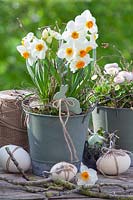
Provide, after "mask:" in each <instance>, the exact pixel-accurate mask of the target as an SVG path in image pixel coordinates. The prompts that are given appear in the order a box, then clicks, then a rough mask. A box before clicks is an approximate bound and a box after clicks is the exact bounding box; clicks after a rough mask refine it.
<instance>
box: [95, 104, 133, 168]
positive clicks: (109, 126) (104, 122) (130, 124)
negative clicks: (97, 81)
mask: <svg viewBox="0 0 133 200" xmlns="http://www.w3.org/2000/svg"><path fill="white" fill-rule="evenodd" d="M92 121H93V127H94V131H97V130H98V129H99V128H100V127H102V128H103V129H104V130H106V131H108V132H113V131H115V130H117V131H118V132H117V135H118V136H119V140H118V148H121V149H124V150H128V151H131V152H132V154H131V159H132V165H133V110H132V109H128V108H109V107H105V106H98V107H96V108H95V110H94V111H93V112H92Z"/></svg>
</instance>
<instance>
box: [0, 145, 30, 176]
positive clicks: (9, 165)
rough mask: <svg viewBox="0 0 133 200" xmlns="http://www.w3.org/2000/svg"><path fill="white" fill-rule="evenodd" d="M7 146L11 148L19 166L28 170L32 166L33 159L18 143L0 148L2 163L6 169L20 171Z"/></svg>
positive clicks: (0, 162)
mask: <svg viewBox="0 0 133 200" xmlns="http://www.w3.org/2000/svg"><path fill="white" fill-rule="evenodd" d="M6 147H8V148H9V150H10V151H11V153H12V154H13V157H14V158H15V159H16V161H17V162H18V163H19V166H20V167H21V168H22V169H23V170H24V171H27V170H28V169H29V168H30V166H31V159H30V156H29V154H28V153H27V151H25V150H24V149H23V148H22V147H19V146H16V145H6V146H3V147H1V148H0V165H1V166H2V168H3V169H4V170H5V171H8V172H14V173H18V172H19V171H18V169H17V167H16V166H15V164H14V163H13V161H12V160H11V158H10V156H9V154H8V153H7V151H6V149H5V148H6Z"/></svg>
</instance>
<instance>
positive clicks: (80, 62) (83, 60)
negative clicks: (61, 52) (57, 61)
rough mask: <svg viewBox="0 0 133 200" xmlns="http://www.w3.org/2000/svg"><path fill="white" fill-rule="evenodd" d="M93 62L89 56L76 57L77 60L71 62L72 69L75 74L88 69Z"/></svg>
mask: <svg viewBox="0 0 133 200" xmlns="http://www.w3.org/2000/svg"><path fill="white" fill-rule="evenodd" d="M92 60H93V59H92V58H90V55H89V54H87V55H86V56H84V57H75V59H74V60H72V61H71V62H70V69H71V71H72V72H73V73H75V72H76V71H77V70H79V69H83V68H84V67H86V66H87V65H88V64H89V63H90V62H91V61H92Z"/></svg>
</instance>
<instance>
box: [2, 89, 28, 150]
mask: <svg viewBox="0 0 133 200" xmlns="http://www.w3.org/2000/svg"><path fill="white" fill-rule="evenodd" d="M27 94H29V92H28V91H25V90H5V91H0V147H1V146H4V145H8V144H15V145H18V146H22V147H23V148H24V149H26V150H28V136H27V129H26V125H24V114H23V109H22V106H21V103H22V98H23V97H24V96H25V95H27Z"/></svg>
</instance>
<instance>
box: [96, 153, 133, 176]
mask: <svg viewBox="0 0 133 200" xmlns="http://www.w3.org/2000/svg"><path fill="white" fill-rule="evenodd" d="M122 154H123V155H122ZM122 154H119V153H114V154H113V153H112V152H110V153H107V154H104V155H103V156H101V157H100V158H99V159H98V160H97V162H96V165H97V169H98V170H99V171H101V172H102V173H104V174H107V175H118V174H121V173H123V172H125V171H127V170H128V168H129V167H130V164H131V158H130V156H129V155H128V154H127V153H125V152H123V153H122ZM114 155H115V156H114Z"/></svg>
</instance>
